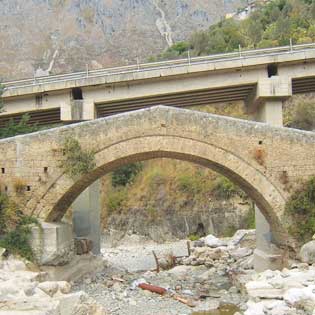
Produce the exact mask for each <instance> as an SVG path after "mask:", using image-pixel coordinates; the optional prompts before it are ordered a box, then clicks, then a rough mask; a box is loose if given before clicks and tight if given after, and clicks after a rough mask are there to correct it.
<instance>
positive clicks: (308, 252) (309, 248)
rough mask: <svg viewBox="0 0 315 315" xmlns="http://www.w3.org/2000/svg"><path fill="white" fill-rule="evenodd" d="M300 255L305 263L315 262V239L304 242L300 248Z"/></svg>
mask: <svg viewBox="0 0 315 315" xmlns="http://www.w3.org/2000/svg"><path fill="white" fill-rule="evenodd" d="M300 257H301V260H302V261H303V262H304V263H307V264H313V263H315V240H314V241H310V242H308V243H306V244H304V245H303V246H302V248H301V250H300Z"/></svg>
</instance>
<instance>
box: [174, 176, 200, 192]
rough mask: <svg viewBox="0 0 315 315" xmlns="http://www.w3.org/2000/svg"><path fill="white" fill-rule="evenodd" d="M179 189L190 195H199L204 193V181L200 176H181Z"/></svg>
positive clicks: (178, 180)
mask: <svg viewBox="0 0 315 315" xmlns="http://www.w3.org/2000/svg"><path fill="white" fill-rule="evenodd" d="M177 187H178V189H179V190H180V191H182V192H184V193H188V194H198V193H200V192H201V191H202V179H201V178H200V176H198V175H195V176H194V175H181V176H179V177H178V178H177Z"/></svg>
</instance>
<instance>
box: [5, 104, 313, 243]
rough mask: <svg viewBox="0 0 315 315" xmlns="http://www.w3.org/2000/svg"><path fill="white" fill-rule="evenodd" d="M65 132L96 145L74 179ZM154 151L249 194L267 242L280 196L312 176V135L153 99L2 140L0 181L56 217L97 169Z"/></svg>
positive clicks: (32, 207) (277, 226)
mask: <svg viewBox="0 0 315 315" xmlns="http://www.w3.org/2000/svg"><path fill="white" fill-rule="evenodd" d="M67 137H73V138H75V139H77V140H78V141H79V143H80V145H81V147H82V148H83V149H88V150H93V151H94V152H95V161H96V166H95V168H94V169H93V170H92V171H90V172H89V173H87V174H85V175H82V176H81V177H80V178H78V179H77V180H73V179H71V178H70V177H69V176H68V175H67V174H66V173H65V172H64V170H63V169H62V168H61V167H60V165H61V161H62V160H63V159H64V155H63V154H64V152H62V147H63V145H64V142H65V139H66V138H67ZM158 157H168V158H174V159H179V160H186V161H191V162H194V163H197V164H200V165H203V166H205V167H209V168H211V169H213V170H214V171H217V172H219V173H221V174H222V175H224V176H226V177H228V178H229V179H231V180H232V181H233V182H234V183H236V184H238V185H239V186H240V187H241V188H242V189H243V190H244V191H245V192H246V193H247V194H248V195H249V196H250V197H251V198H252V199H253V200H254V201H255V203H256V204H257V206H258V207H259V209H260V210H261V212H262V214H263V215H264V217H265V218H266V220H267V221H268V222H269V224H270V226H271V231H272V234H273V239H274V242H275V243H276V244H278V245H285V244H287V242H288V238H287V233H286V230H285V228H284V226H283V224H282V223H283V213H284V208H285V203H286V200H287V199H288V198H289V197H290V195H291V194H292V192H293V191H294V188H295V187H296V186H297V185H298V184H299V183H301V182H302V181H304V180H306V179H308V178H309V177H311V176H313V175H315V134H314V133H312V132H304V131H298V130H293V129H288V128H279V127H272V126H270V125H267V124H263V123H256V122H251V121H244V120H239V119H233V118H227V117H221V116H216V115H210V114H206V113H202V112H196V111H191V110H184V109H176V108H171V107H164V106H157V107H152V108H148V109H144V110H139V111H135V112H131V113H125V114H120V115H117V116H113V117H108V118H102V119H97V120H94V121H88V122H83V123H78V124H74V125H70V126H66V127H60V128H55V129H51V130H47V131H41V132H37V133H33V134H29V135H23V136H17V137H14V138H9V139H4V140H1V141H0V168H1V170H0V171H1V173H0V176H1V186H2V190H4V191H6V193H7V194H8V195H9V196H11V197H12V198H14V199H15V200H16V201H17V202H18V203H19V204H20V205H21V206H22V207H23V209H24V210H25V212H27V213H28V214H32V215H35V216H37V217H38V218H41V219H42V220H44V221H49V222H56V221H60V220H61V219H62V217H63V216H64V214H65V212H66V211H67V209H68V208H69V207H70V206H71V204H72V203H73V202H74V201H75V199H76V198H77V197H78V196H79V195H80V193H81V192H82V191H84V190H85V189H86V188H87V187H88V186H89V185H91V184H92V183H93V182H94V181H96V180H97V179H98V178H100V177H101V176H103V175H104V174H106V173H108V172H110V171H112V170H114V169H115V168H117V167H119V166H121V165H123V164H126V163H129V162H135V161H141V160H147V159H152V158H158ZM21 187H22V188H21Z"/></svg>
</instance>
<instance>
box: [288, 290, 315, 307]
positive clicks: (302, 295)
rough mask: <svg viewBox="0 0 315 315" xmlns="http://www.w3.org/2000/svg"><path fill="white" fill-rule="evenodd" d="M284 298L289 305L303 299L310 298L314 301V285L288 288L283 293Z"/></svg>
mask: <svg viewBox="0 0 315 315" xmlns="http://www.w3.org/2000/svg"><path fill="white" fill-rule="evenodd" d="M313 291H314V292H313ZM284 300H285V301H286V302H287V303H288V304H289V305H293V306H294V305H295V304H297V303H299V302H301V301H305V300H310V301H312V302H314V303H315V286H309V287H306V288H293V289H289V290H287V291H286V292H285V294H284Z"/></svg>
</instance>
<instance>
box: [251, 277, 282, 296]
mask: <svg viewBox="0 0 315 315" xmlns="http://www.w3.org/2000/svg"><path fill="white" fill-rule="evenodd" d="M245 287H246V291H247V293H248V295H249V296H250V297H251V298H257V297H259V298H264V299H281V298H282V296H283V294H284V290H283V289H282V288H280V289H277V288H274V287H273V286H272V284H270V283H269V282H268V281H250V282H248V283H246V284H245Z"/></svg>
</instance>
